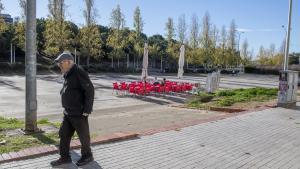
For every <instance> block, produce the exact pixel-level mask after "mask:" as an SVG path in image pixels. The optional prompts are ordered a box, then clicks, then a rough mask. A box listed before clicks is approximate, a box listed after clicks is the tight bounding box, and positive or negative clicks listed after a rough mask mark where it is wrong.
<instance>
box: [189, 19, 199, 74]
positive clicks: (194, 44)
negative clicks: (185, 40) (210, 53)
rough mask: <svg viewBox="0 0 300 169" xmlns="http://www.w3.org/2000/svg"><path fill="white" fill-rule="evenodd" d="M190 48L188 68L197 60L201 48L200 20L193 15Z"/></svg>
mask: <svg viewBox="0 0 300 169" xmlns="http://www.w3.org/2000/svg"><path fill="white" fill-rule="evenodd" d="M189 45H190V48H189V50H187V59H186V66H187V68H189V63H190V62H192V60H196V57H197V48H198V46H199V20H198V16H197V15H196V14H193V15H192V18H191V26H190V41H189Z"/></svg>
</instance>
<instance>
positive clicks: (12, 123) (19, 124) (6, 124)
mask: <svg viewBox="0 0 300 169" xmlns="http://www.w3.org/2000/svg"><path fill="white" fill-rule="evenodd" d="M37 124H38V125H53V126H55V127H56V128H59V127H60V125H61V123H60V122H50V121H49V120H48V119H46V118H43V119H40V120H38V121H37ZM24 125H25V123H24V121H22V120H18V119H16V118H4V117H0V131H3V130H12V129H17V128H24Z"/></svg>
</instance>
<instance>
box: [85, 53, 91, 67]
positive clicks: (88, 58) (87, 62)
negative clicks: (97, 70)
mask: <svg viewBox="0 0 300 169" xmlns="http://www.w3.org/2000/svg"><path fill="white" fill-rule="evenodd" d="M86 65H87V67H90V55H88V57H87V58H86Z"/></svg>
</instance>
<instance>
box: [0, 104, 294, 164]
mask: <svg viewBox="0 0 300 169" xmlns="http://www.w3.org/2000/svg"><path fill="white" fill-rule="evenodd" d="M93 152H94V156H95V160H96V161H95V162H93V163H91V164H89V165H86V166H84V167H82V168H103V169H109V168H111V169H118V168H120V169H127V168H128V169H133V168H137V169H143V168H145V169H148V168H149V169H152V168H153V169H165V168H166V169H167V168H170V169H177V168H178V169H179V168H180V169H181V168H187V169H190V168H197V169H198V168H222V169H225V168H229V169H234V168H271V169H273V168H295V169H300V111H296V110H288V109H282V108H274V109H267V110H263V111H260V112H254V113H248V114H244V115H240V116H235V117H231V118H228V119H224V120H219V121H216V122H208V123H204V124H200V125H196V126H192V127H186V128H183V129H182V130H179V131H168V132H162V133H158V134H154V135H150V136H142V137H141V138H140V139H133V140H129V141H123V142H116V143H110V144H103V145H97V146H94V147H93ZM79 157H80V154H79V151H78V150H76V151H73V152H72V158H73V160H75V161H76V160H78V159H79ZM56 158H58V155H57V154H54V155H49V156H44V157H40V158H36V159H30V160H24V161H16V162H11V163H5V164H2V165H0V168H3V169H4V168H5V169H6V168H28V169H34V168H51V167H50V166H49V162H50V161H51V160H54V159H56ZM60 168H77V167H76V166H75V165H74V164H72V165H65V166H61V167H60Z"/></svg>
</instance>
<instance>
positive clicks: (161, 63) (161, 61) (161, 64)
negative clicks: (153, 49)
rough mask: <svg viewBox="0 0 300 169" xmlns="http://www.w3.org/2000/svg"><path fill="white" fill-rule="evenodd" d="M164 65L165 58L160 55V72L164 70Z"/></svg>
mask: <svg viewBox="0 0 300 169" xmlns="http://www.w3.org/2000/svg"><path fill="white" fill-rule="evenodd" d="M162 66H163V60H162V56H161V57H160V72H162Z"/></svg>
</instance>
